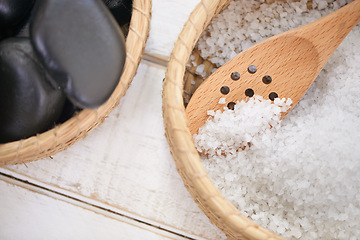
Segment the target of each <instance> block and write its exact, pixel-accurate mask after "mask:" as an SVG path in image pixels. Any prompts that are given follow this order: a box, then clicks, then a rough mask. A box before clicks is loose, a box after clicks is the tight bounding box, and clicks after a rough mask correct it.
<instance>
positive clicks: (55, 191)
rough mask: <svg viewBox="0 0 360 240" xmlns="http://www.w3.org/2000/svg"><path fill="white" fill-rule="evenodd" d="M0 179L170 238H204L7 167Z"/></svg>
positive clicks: (2, 169) (2, 171)
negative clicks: (50, 184)
mask: <svg viewBox="0 0 360 240" xmlns="http://www.w3.org/2000/svg"><path fill="white" fill-rule="evenodd" d="M0 181H4V182H7V183H10V184H13V185H15V186H19V187H22V188H25V189H27V190H29V191H33V192H36V193H39V194H42V195H45V196H48V197H51V198H53V199H57V200H60V201H63V202H66V203H69V204H72V205H74V206H77V207H81V208H83V209H86V210H89V211H92V212H95V213H98V214H101V215H103V216H106V217H109V218H112V219H115V220H118V221H121V222H124V223H127V224H130V225H133V226H137V227H139V228H142V229H145V230H148V231H152V232H154V233H156V234H159V235H162V236H165V237H169V238H171V239H190V240H205V239H204V238H201V237H199V236H195V235H193V234H190V233H186V232H184V231H182V230H179V229H176V228H173V227H171V226H166V225H164V224H160V223H157V222H155V221H151V220H149V219H145V218H142V217H140V216H137V215H135V214H132V213H130V212H126V211H123V210H121V209H118V208H115V207H112V206H109V205H107V204H104V203H101V202H98V201H96V200H93V199H90V198H87V197H84V196H81V195H78V194H75V193H72V192H70V191H67V190H64V189H61V188H58V187H52V186H49V185H46V184H44V183H42V182H39V181H37V180H34V179H31V178H28V177H26V176H23V175H21V174H18V173H15V172H12V171H11V170H8V169H4V168H0Z"/></svg>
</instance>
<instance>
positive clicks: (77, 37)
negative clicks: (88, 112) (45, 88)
mask: <svg viewBox="0 0 360 240" xmlns="http://www.w3.org/2000/svg"><path fill="white" fill-rule="evenodd" d="M30 36H31V40H32V44H33V45H34V47H35V51H36V52H37V54H38V55H39V57H40V60H41V61H42V63H43V64H44V65H45V67H46V68H47V69H48V70H49V72H50V74H51V75H52V77H53V78H54V80H55V81H56V82H57V83H58V84H59V85H60V86H61V87H62V88H63V90H64V92H65V94H66V95H67V97H68V98H69V100H70V101H71V102H72V103H73V104H74V105H76V106H78V107H81V108H96V107H98V106H100V105H101V104H103V103H104V102H106V100H107V99H108V98H109V97H110V95H111V94H112V92H113V91H114V89H115V87H116V86H117V84H118V82H119V80H120V76H121V73H122V70H123V66H124V63H125V58H126V52H125V39H124V36H123V34H122V32H121V30H120V28H119V26H118V24H117V23H116V21H115V20H114V18H113V17H112V16H111V13H110V12H109V10H108V9H107V8H106V6H105V5H104V4H103V2H102V1H101V0H87V1H73V0H61V1H54V0H42V1H38V2H37V4H36V6H35V9H34V13H33V19H32V21H31V23H30Z"/></svg>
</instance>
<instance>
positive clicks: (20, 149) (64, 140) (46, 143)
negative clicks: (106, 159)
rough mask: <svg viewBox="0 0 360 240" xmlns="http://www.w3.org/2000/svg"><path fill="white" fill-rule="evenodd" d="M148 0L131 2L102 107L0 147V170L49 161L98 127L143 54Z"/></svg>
mask: <svg viewBox="0 0 360 240" xmlns="http://www.w3.org/2000/svg"><path fill="white" fill-rule="evenodd" d="M151 7H152V1H151V0H134V1H133V10H132V17H131V21H130V26H129V32H128V35H127V37H126V60H125V66H124V70H123V73H122V76H121V78H120V81H119V84H118V85H117V87H116V88H115V90H114V92H113V94H112V95H111V97H110V98H109V99H108V101H107V102H106V103H104V104H103V105H101V106H100V107H99V108H97V109H93V110H90V109H84V110H82V111H80V112H79V113H78V114H76V115H75V116H73V117H72V118H70V119H69V120H67V121H66V122H64V123H62V124H60V125H58V126H55V127H54V128H52V129H50V130H48V131H46V132H44V133H41V134H37V135H35V136H32V137H29V138H27V139H23V140H19V141H13V142H9V143H3V144H0V166H3V165H8V164H19V163H25V162H30V161H34V160H38V159H41V158H44V157H50V156H51V155H54V154H56V153H58V152H60V151H62V150H65V149H66V148H68V147H70V146H71V145H73V144H74V143H75V142H77V141H78V140H80V139H83V138H84V137H86V135H87V134H88V133H89V132H90V131H91V130H93V129H94V128H95V127H97V126H98V125H100V124H101V123H102V122H103V121H104V120H105V118H106V117H107V116H108V115H109V114H110V112H111V111H112V110H113V109H114V108H115V107H116V106H117V105H118V103H119V101H120V99H121V98H122V97H123V96H124V95H125V93H126V90H127V89H128V88H129V86H130V83H131V81H132V79H133V78H134V76H135V74H136V72H137V68H138V66H139V64H140V61H141V59H142V55H143V54H144V51H145V45H146V41H147V38H148V35H149V29H150V19H151Z"/></svg>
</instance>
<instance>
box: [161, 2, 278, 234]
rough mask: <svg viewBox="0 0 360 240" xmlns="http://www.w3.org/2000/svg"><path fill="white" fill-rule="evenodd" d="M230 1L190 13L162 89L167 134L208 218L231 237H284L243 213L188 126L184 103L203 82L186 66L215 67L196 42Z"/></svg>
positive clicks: (202, 4) (187, 183) (180, 168)
mask: <svg viewBox="0 0 360 240" xmlns="http://www.w3.org/2000/svg"><path fill="white" fill-rule="evenodd" d="M230 1H231V0H219V1H214V0H202V1H201V2H200V4H199V5H198V6H197V7H196V8H195V10H194V11H193V12H192V14H191V15H190V17H189V19H188V21H187V22H186V23H185V26H184V28H183V30H182V32H181V33H180V35H179V37H178V40H177V42H176V43H175V46H174V49H173V52H172V54H171V58H170V61H169V64H168V69H167V72H166V77H165V81H164V89H163V115H164V123H165V130H166V137H167V140H168V142H169V145H170V149H171V153H172V156H173V158H174V160H175V163H176V166H177V170H178V172H179V174H180V175H181V177H182V179H183V181H184V184H185V186H186V188H187V189H188V191H189V192H190V193H191V195H192V196H193V198H194V200H195V202H196V203H197V204H198V205H199V206H200V208H201V209H202V210H203V212H204V213H205V214H206V215H207V216H208V218H209V219H210V220H211V221H212V222H213V223H214V224H215V225H217V226H218V228H220V229H221V230H222V231H223V232H224V233H225V234H226V235H227V236H228V237H229V238H231V239H262V240H264V239H282V238H280V237H278V236H277V235H275V234H274V233H272V232H270V231H269V230H267V229H264V228H262V227H260V226H258V225H257V224H256V223H254V222H253V221H252V220H250V219H249V218H247V217H245V216H243V215H242V214H241V213H240V212H239V211H238V209H236V207H235V206H234V205H232V204H231V203H230V202H229V201H228V200H226V199H225V197H224V196H222V194H221V193H220V191H219V190H218V189H217V188H216V187H215V185H214V184H213V182H212V181H211V180H210V178H209V176H208V174H207V172H206V170H205V168H204V166H203V164H202V163H201V159H200V156H199V154H198V152H197V150H196V149H195V146H194V143H193V140H192V136H191V134H190V131H189V129H188V126H187V121H188V120H187V117H186V114H185V107H184V106H185V105H186V103H187V101H188V100H189V99H190V97H191V95H192V94H193V93H194V91H195V90H196V88H197V87H198V86H199V85H200V84H201V82H202V81H203V78H202V77H199V76H196V74H194V72H195V71H194V70H195V69H194V67H193V68H191V67H189V68H187V69H186V65H187V63H188V60H189V57H190V56H191V55H193V56H195V60H193V61H196V62H197V65H199V64H200V63H202V64H204V66H205V71H206V73H207V75H210V73H211V70H212V69H213V68H214V66H213V65H212V64H211V63H210V62H208V61H204V60H203V59H201V57H200V55H199V53H198V52H197V51H196V49H194V47H195V44H196V43H197V41H198V39H199V38H200V36H201V34H202V33H203V32H204V30H205V29H206V27H207V26H208V24H209V23H210V22H211V20H212V19H213V18H214V17H215V16H216V15H217V14H218V13H219V12H220V11H221V10H222V9H224V8H225V7H226V6H227V5H228V4H229V3H230Z"/></svg>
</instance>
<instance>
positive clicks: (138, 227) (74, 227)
mask: <svg viewBox="0 0 360 240" xmlns="http://www.w3.org/2000/svg"><path fill="white" fill-rule="evenodd" d="M4 180H5V181H4ZM7 181H10V182H7ZM18 184H19V182H16V181H14V180H11V179H8V178H6V177H3V176H0V191H1V192H2V193H3V194H1V195H0V212H1V216H2V217H0V239H17V240H21V239H26V240H31V239H125V240H126V239H129V240H130V239H150V240H152V239H153V240H155V239H161V240H165V239H188V238H184V237H181V236H179V235H175V234H171V233H169V232H166V231H162V230H160V229H157V228H155V227H152V226H149V225H144V224H141V223H139V222H137V221H134V220H131V219H128V218H125V217H122V216H119V215H117V214H114V213H110V212H108V211H102V212H100V211H99V210H97V212H96V213H95V212H94V210H92V209H91V207H89V206H88V205H86V204H81V203H80V204H79V202H76V201H74V200H72V199H69V198H66V197H63V198H61V197H60V198H59V196H53V195H54V194H52V193H50V192H45V194H42V193H40V192H39V188H33V189H30V190H29V189H28V188H29V186H26V188H24V186H21V185H24V184H20V185H18ZM89 208H90V209H89Z"/></svg>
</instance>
